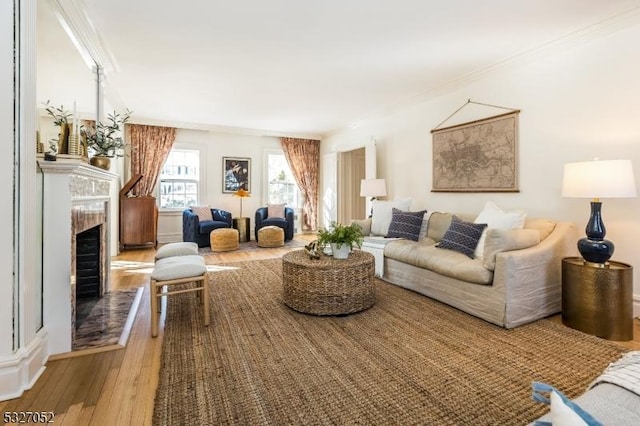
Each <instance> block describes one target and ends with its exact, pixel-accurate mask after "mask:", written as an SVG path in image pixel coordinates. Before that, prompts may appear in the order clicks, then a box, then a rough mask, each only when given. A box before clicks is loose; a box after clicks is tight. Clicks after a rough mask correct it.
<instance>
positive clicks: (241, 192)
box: [233, 188, 251, 217]
mask: <svg viewBox="0 0 640 426" xmlns="http://www.w3.org/2000/svg"><path fill="white" fill-rule="evenodd" d="M233 196H234V197H240V216H239V217H243V216H242V199H243V198H245V197H251V193H250V192H249V191H246V190H245V189H244V188H240V189H238V190H237V191H236V192H234V193H233Z"/></svg>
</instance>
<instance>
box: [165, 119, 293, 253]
mask: <svg viewBox="0 0 640 426" xmlns="http://www.w3.org/2000/svg"><path fill="white" fill-rule="evenodd" d="M174 148H189V149H200V150H201V154H200V155H201V167H202V170H203V173H202V182H201V187H200V191H201V193H202V196H201V199H200V202H201V204H203V205H210V206H211V207H215V208H220V209H224V210H228V211H230V212H231V214H232V215H233V216H234V217H237V216H239V215H240V199H239V198H237V197H234V196H233V195H231V194H226V193H223V192H222V177H223V172H222V157H242V158H250V159H251V188H250V189H251V197H249V198H244V199H243V201H242V215H243V216H245V217H249V218H251V227H252V229H253V226H254V225H255V224H254V223H253V222H254V220H253V217H254V215H255V211H256V209H257V208H258V207H261V206H264V205H266V202H267V200H266V196H265V194H264V185H265V182H264V179H263V178H264V173H265V169H264V167H265V165H264V155H265V151H266V150H274V149H277V150H279V149H281V145H280V138H279V137H273V136H254V135H242V134H233V133H217V132H212V131H203V130H188V129H178V131H177V134H176V141H175V143H174ZM251 235H253V231H251ZM252 239H253V237H252ZM158 241H159V242H161V243H164V242H170V241H182V210H180V211H175V212H160V215H159V218H158Z"/></svg>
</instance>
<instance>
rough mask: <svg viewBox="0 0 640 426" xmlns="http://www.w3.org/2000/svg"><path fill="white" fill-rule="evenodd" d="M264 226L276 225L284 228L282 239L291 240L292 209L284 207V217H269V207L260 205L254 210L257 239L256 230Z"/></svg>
mask: <svg viewBox="0 0 640 426" xmlns="http://www.w3.org/2000/svg"><path fill="white" fill-rule="evenodd" d="M265 226H277V227H280V228H282V229H283V230H284V240H285V241H291V240H293V209H292V208H291V207H285V208H284V217H269V209H268V208H267V207H260V208H259V209H258V210H256V223H255V237H256V241H258V231H259V230H260V228H263V227H265Z"/></svg>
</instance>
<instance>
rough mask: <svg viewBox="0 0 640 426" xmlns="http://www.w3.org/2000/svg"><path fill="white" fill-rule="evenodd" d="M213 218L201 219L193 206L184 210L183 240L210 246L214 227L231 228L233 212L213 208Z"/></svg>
mask: <svg viewBox="0 0 640 426" xmlns="http://www.w3.org/2000/svg"><path fill="white" fill-rule="evenodd" d="M211 216H212V218H213V220H200V217H199V216H198V215H197V214H196V213H195V212H194V211H193V210H191V208H188V209H186V210H185V211H183V212H182V241H190V242H194V243H197V244H198V247H209V245H210V244H211V243H210V242H209V234H210V233H211V231H213V230H214V229H218V228H231V223H232V220H231V213H229V212H228V211H226V210H220V209H211Z"/></svg>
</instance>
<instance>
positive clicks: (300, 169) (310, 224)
mask: <svg viewBox="0 0 640 426" xmlns="http://www.w3.org/2000/svg"><path fill="white" fill-rule="evenodd" d="M281 143H282V149H283V150H284V155H285V157H286V159H287V162H288V163H289V167H290V168H291V172H292V173H293V177H294V178H295V179H296V183H297V184H298V187H299V188H300V191H301V192H302V195H303V197H304V204H303V206H302V229H303V230H304V231H315V230H316V229H317V225H318V186H319V180H320V178H319V175H320V172H319V170H320V141H318V140H313V139H296V138H282V139H281Z"/></svg>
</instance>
